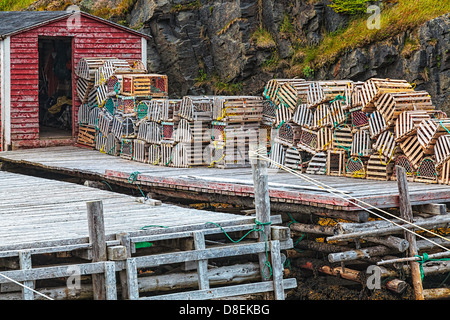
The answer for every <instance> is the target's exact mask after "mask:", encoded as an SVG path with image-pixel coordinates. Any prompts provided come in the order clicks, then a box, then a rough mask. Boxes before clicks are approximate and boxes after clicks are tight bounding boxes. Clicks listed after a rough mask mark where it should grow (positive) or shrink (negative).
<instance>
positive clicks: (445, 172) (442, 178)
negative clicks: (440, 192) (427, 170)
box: [439, 160, 450, 185]
mask: <svg viewBox="0 0 450 320" xmlns="http://www.w3.org/2000/svg"><path fill="white" fill-rule="evenodd" d="M439 183H440V184H448V185H450V160H447V161H445V162H444V164H443V165H442V168H441V170H440V174H439Z"/></svg>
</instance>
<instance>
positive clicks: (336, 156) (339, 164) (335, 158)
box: [327, 150, 347, 176]
mask: <svg viewBox="0 0 450 320" xmlns="http://www.w3.org/2000/svg"><path fill="white" fill-rule="evenodd" d="M346 154H347V153H346V152H345V150H327V175H328V176H344V175H345V163H346Z"/></svg>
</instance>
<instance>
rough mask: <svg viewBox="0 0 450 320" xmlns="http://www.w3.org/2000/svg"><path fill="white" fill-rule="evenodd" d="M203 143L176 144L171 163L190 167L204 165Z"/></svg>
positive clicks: (181, 166)
mask: <svg viewBox="0 0 450 320" xmlns="http://www.w3.org/2000/svg"><path fill="white" fill-rule="evenodd" d="M205 147H206V146H204V145H203V144H200V145H198V144H193V143H188V142H181V143H178V144H176V145H175V146H174V148H173V157H172V163H171V165H172V166H173V167H177V168H189V167H193V166H201V165H204V164H205V162H204V161H203V150H204V148H205Z"/></svg>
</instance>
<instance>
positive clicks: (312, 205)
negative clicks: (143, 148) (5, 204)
mask: <svg viewBox="0 0 450 320" xmlns="http://www.w3.org/2000/svg"><path fill="white" fill-rule="evenodd" d="M0 161H3V162H6V163H13V164H16V165H21V166H28V167H32V168H40V169H42V170H48V171H53V172H60V173H65V174H69V175H74V176H85V177H91V178H96V179H101V180H105V181H109V182H115V183H122V184H123V185H125V186H127V185H128V186H130V182H129V178H130V176H131V174H133V173H136V172H139V175H137V177H136V181H135V182H134V184H139V185H140V186H141V187H142V188H146V190H149V191H151V192H153V193H155V194H161V195H165V196H169V197H172V198H179V199H191V200H197V201H209V202H222V203H230V204H237V205H243V206H248V207H252V206H253V180H252V173H251V169H250V168H235V169H218V168H207V167H196V168H173V167H163V166H153V165H150V164H144V163H139V162H136V161H129V160H125V159H122V158H120V157H113V156H108V155H105V154H102V153H99V152H98V151H94V150H87V149H82V148H77V147H52V148H41V149H32V150H18V151H7V152H0ZM306 176H308V177H311V178H313V179H315V180H317V181H319V182H321V183H324V184H326V185H328V186H330V187H333V188H336V189H338V190H339V191H341V192H343V193H344V194H346V195H347V196H348V197H349V198H357V199H360V200H362V201H364V202H365V203H366V204H368V205H371V206H375V207H378V208H398V205H399V201H398V199H399V197H398V187H397V182H396V181H378V180H367V179H356V178H349V177H338V176H326V175H306ZM269 187H270V191H269V194H270V198H271V208H272V209H273V210H275V211H281V212H282V211H285V212H286V211H287V212H293V213H295V212H298V213H308V214H309V213H321V214H322V213H324V212H325V213H326V212H328V214H329V215H331V216H334V217H340V218H347V219H349V220H353V221H360V222H363V221H367V219H368V214H367V212H366V211H364V210H363V209H361V207H359V206H357V205H355V204H354V202H353V201H348V200H347V199H346V198H345V197H341V196H336V195H335V194H330V193H329V192H327V191H326V190H323V189H320V188H318V187H317V186H314V185H312V184H310V183H309V182H306V181H303V180H302V179H301V178H299V177H296V176H293V175H291V174H289V173H286V172H282V171H279V170H269ZM409 192H410V198H411V204H412V205H413V206H416V205H423V204H428V203H447V202H450V187H449V186H446V185H438V184H425V183H414V182H410V183H409Z"/></svg>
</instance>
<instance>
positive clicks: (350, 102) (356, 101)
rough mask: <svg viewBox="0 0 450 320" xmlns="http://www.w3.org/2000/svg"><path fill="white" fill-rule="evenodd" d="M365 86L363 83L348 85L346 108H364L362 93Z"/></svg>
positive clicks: (346, 89)
mask: <svg viewBox="0 0 450 320" xmlns="http://www.w3.org/2000/svg"><path fill="white" fill-rule="evenodd" d="M363 85H364V82H362V81H356V82H349V83H348V84H347V86H346V88H345V98H346V101H345V106H346V107H347V108H354V107H360V106H361V107H362V103H363V102H362V97H361V91H362V88H363Z"/></svg>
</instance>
